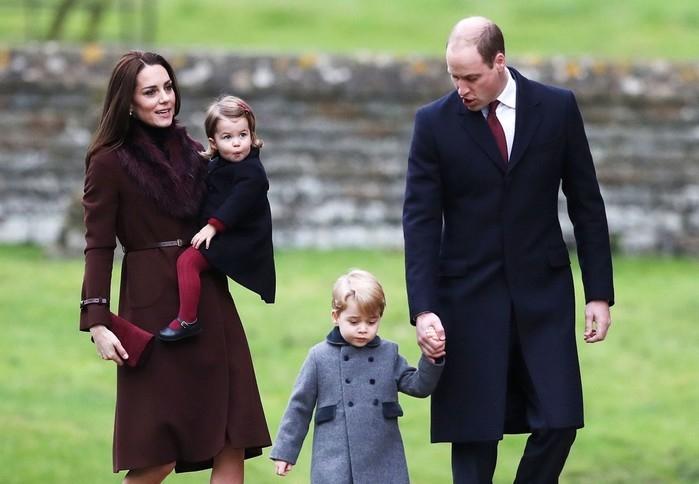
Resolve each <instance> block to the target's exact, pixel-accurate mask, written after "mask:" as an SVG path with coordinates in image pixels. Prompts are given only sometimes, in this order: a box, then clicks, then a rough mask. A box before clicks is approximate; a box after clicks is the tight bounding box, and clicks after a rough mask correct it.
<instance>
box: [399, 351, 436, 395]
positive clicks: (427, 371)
mask: <svg viewBox="0 0 699 484" xmlns="http://www.w3.org/2000/svg"><path fill="white" fill-rule="evenodd" d="M443 369H444V359H442V361H441V362H440V363H439V364H435V363H432V362H431V361H430V360H428V359H427V358H425V356H424V355H422V356H420V361H419V362H418V365H417V368H415V367H412V366H410V365H409V364H408V362H407V361H406V359H405V358H403V357H402V356H401V355H400V354H398V353H396V364H395V369H394V372H395V373H394V374H395V376H396V382H397V384H398V391H399V392H401V393H405V394H406V395H410V396H412V397H418V398H425V397H427V396H429V395H431V394H432V392H433V391H434V389H435V387H436V386H437V383H438V382H439V377H440V376H441V375H442V370H443Z"/></svg>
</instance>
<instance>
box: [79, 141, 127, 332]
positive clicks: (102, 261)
mask: <svg viewBox="0 0 699 484" xmlns="http://www.w3.org/2000/svg"><path fill="white" fill-rule="evenodd" d="M119 169H120V167H119V165H118V162H117V160H116V158H115V157H113V156H109V154H98V155H96V156H94V157H93V158H92V159H91V160H90V162H89V163H88V165H87V169H86V172H85V187H84V192H83V199H82V204H83V209H84V220H85V274H84V277H83V285H82V298H81V299H82V300H89V299H100V300H106V301H107V303H106V304H103V303H97V304H88V305H86V306H84V307H82V308H81V310H80V329H81V330H82V331H87V330H88V329H89V328H90V327H92V326H95V325H97V324H103V325H105V326H107V327H109V326H110V325H111V320H110V317H109V302H108V301H109V294H110V286H111V280H112V264H113V260H114V249H115V248H116V219H117V211H118V206H119V189H118V179H119Z"/></svg>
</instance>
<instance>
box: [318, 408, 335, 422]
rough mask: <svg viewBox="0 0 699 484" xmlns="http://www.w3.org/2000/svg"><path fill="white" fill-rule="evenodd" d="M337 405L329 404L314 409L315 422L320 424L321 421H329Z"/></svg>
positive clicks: (333, 416)
mask: <svg viewBox="0 0 699 484" xmlns="http://www.w3.org/2000/svg"><path fill="white" fill-rule="evenodd" d="M336 408H337V405H329V406H327V407H320V408H318V409H317V410H316V423H317V424H321V423H323V422H329V421H330V420H333V419H334V418H335V411H336Z"/></svg>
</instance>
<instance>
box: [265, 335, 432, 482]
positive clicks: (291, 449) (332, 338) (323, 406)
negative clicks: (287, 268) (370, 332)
mask: <svg viewBox="0 0 699 484" xmlns="http://www.w3.org/2000/svg"><path fill="white" fill-rule="evenodd" d="M443 366H444V364H443V363H440V364H434V363H432V362H430V361H429V360H428V359H426V358H425V357H424V356H423V357H421V358H420V362H419V364H418V368H417V369H416V368H413V367H411V366H410V365H408V363H407V361H406V360H405V358H403V357H402V356H401V355H400V354H399V353H398V345H397V344H395V343H393V342H390V341H386V340H382V339H381V338H379V337H378V336H377V337H376V338H374V339H373V340H372V341H371V342H370V343H368V344H367V345H366V346H365V347H363V348H358V347H354V346H351V345H350V344H348V343H347V342H346V341H345V340H344V339H343V338H342V335H341V334H340V331H339V329H338V328H335V329H333V331H331V332H330V334H329V335H328V336H327V338H326V340H325V341H323V342H322V343H319V344H317V345H315V346H314V347H313V348H311V349H310V351H309V353H308V356H307V358H306V361H305V362H304V364H303V367H302V368H301V371H300V373H299V376H298V378H297V380H296V384H295V385H294V389H293V391H292V394H291V397H290V399H289V405H288V406H287V409H286V412H285V413H284V416H283V418H282V422H281V424H280V426H279V433H278V434H277V439H276V441H275V443H274V446H273V447H272V451H271V453H270V458H271V459H276V460H283V461H286V462H290V463H292V464H295V463H296V459H297V458H298V455H299V452H300V451H301V446H302V444H303V440H304V438H305V437H306V434H307V433H308V426H309V424H310V421H311V415H312V414H313V410H314V409H315V421H314V434H313V452H312V459H311V482H312V483H313V484H325V483H327V484H350V483H353V484H376V483H377V482H380V483H384V484H402V483H408V482H410V480H409V478H408V467H407V463H406V460H405V453H404V451H403V441H402V439H401V436H400V431H399V429H398V417H400V416H402V415H403V410H402V409H401V407H400V404H399V403H398V392H399V391H400V392H403V393H406V394H408V395H411V396H414V397H420V398H424V397H426V396H428V395H429V394H430V393H432V391H433V390H434V388H435V386H436V385H437V382H438V380H439V377H440V375H441V373H442V368H443Z"/></svg>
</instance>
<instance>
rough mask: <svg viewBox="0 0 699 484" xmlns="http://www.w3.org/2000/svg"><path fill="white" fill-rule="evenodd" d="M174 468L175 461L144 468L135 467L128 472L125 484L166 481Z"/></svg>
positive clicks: (154, 483)
mask: <svg viewBox="0 0 699 484" xmlns="http://www.w3.org/2000/svg"><path fill="white" fill-rule="evenodd" d="M174 469H175V463H174V462H169V463H167V464H162V465H158V466H152V467H145V468H143V469H133V470H130V471H129V472H128V473H127V474H126V477H125V478H124V484H151V483H152V484H157V483H160V482H162V481H164V480H165V478H166V477H167V476H168V475H170V473H171V472H172V471H173V470H174Z"/></svg>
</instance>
